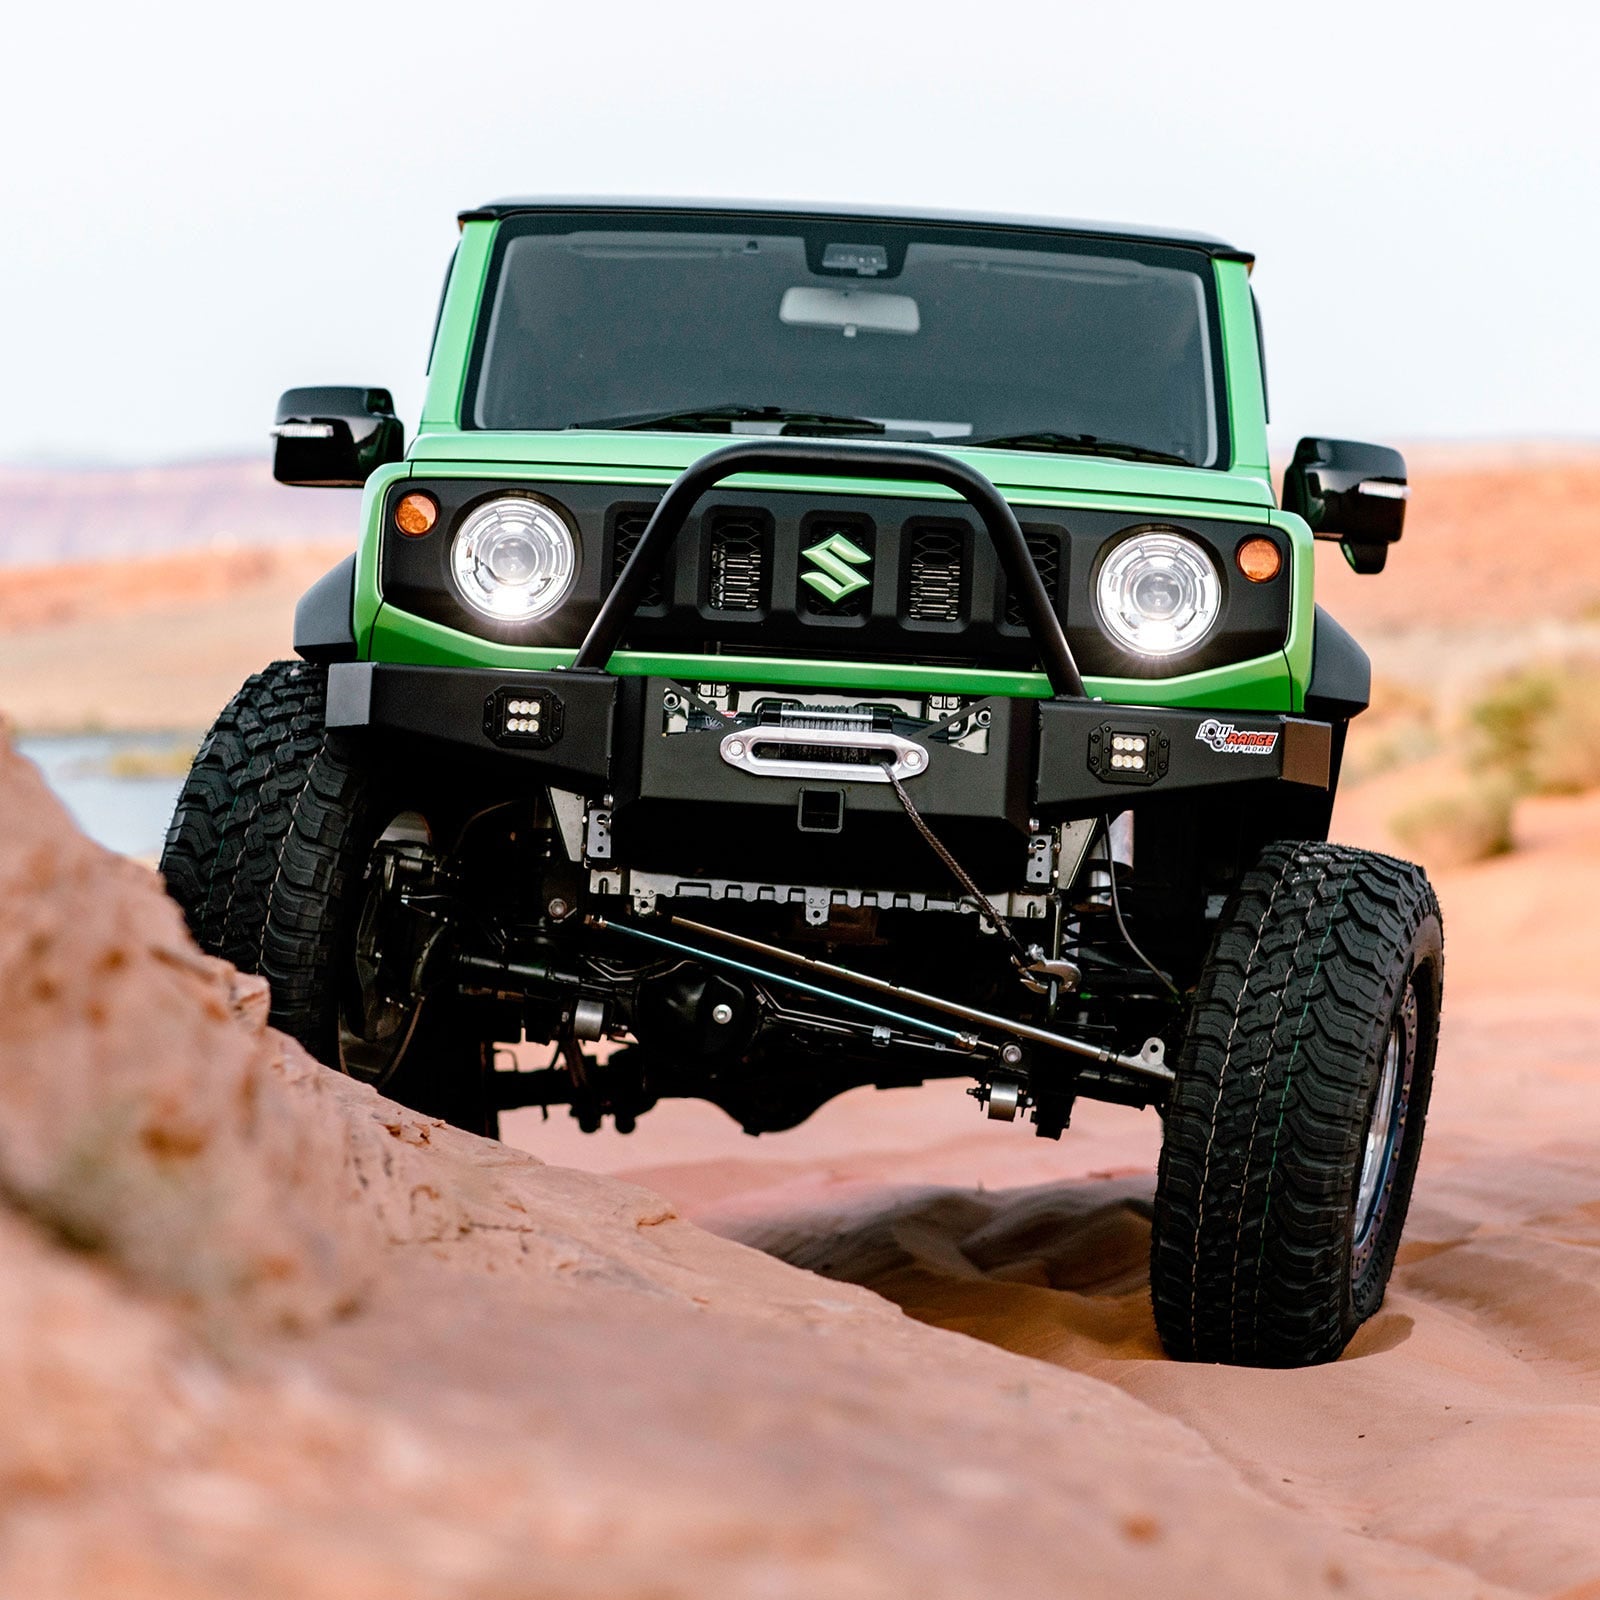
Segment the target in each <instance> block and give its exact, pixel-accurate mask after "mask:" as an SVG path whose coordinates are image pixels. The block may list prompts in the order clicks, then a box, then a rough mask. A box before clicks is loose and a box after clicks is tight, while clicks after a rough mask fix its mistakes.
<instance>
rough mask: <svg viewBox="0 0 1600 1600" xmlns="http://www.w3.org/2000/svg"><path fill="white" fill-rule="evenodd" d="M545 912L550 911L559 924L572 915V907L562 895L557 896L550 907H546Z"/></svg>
mask: <svg viewBox="0 0 1600 1600" xmlns="http://www.w3.org/2000/svg"><path fill="white" fill-rule="evenodd" d="M545 910H546V911H548V912H549V913H550V915H551V916H552V917H554V918H555V920H556V921H557V922H559V921H560V920H561V919H562V918H563V917H565V916H568V915H570V914H571V912H572V907H571V906H569V905H568V904H567V902H566V901H565V900H563V899H562V898H561V896H560V895H557V896H556V897H555V898H554V899H553V900H551V902H550V903H549V905H547V906H546V907H545Z"/></svg>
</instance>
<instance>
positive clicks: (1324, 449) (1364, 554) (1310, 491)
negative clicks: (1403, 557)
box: [1283, 439, 1411, 572]
mask: <svg viewBox="0 0 1600 1600" xmlns="http://www.w3.org/2000/svg"><path fill="white" fill-rule="evenodd" d="M1410 493H1411V491H1410V489H1409V488H1408V487H1407V485H1406V462H1405V457H1404V456H1402V455H1401V454H1400V452H1399V451H1398V450H1390V449H1388V448H1386V447H1385V446H1384V445H1381V444H1357V443H1355V442H1354V441H1353V440H1350V439H1302V440H1301V441H1300V443H1299V444H1298V445H1296V446H1295V451H1294V460H1293V461H1291V462H1290V463H1289V469H1288V471H1287V472H1285V473H1284V475H1283V509H1284V510H1285V511H1293V512H1294V513H1296V515H1298V516H1301V517H1304V518H1305V520H1306V524H1307V526H1308V527H1309V528H1310V529H1311V531H1312V533H1313V534H1315V535H1316V537H1317V538H1319V539H1337V540H1338V541H1339V543H1340V546H1341V547H1342V548H1343V550H1344V558H1345V560H1346V561H1348V562H1349V563H1350V565H1351V566H1352V567H1354V568H1355V570H1356V571H1357V572H1382V571H1383V564H1384V562H1385V561H1387V560H1388V559H1389V546H1390V545H1392V544H1394V543H1395V542H1396V541H1397V540H1398V539H1399V537H1400V530H1401V529H1402V528H1403V527H1404V526H1405V520H1406V500H1407V498H1408V497H1409V495H1410Z"/></svg>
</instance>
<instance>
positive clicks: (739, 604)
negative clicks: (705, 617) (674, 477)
mask: <svg viewBox="0 0 1600 1600" xmlns="http://www.w3.org/2000/svg"><path fill="white" fill-rule="evenodd" d="M771 542H772V541H771V533H770V526H769V524H768V522H767V519H766V518H765V517H764V516H763V515H762V514H761V513H760V512H747V511H716V512H713V513H712V515H711V560H710V569H711V582H710V590H709V592H708V594H707V596H706V599H707V602H708V603H709V604H710V606H711V609H712V610H713V611H760V610H761V609H762V605H763V596H764V592H765V584H766V575H767V565H768V554H767V553H768V551H769V550H770V548H771Z"/></svg>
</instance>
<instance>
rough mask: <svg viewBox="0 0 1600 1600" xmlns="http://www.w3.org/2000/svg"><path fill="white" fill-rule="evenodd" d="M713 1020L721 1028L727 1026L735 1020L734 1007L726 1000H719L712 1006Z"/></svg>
mask: <svg viewBox="0 0 1600 1600" xmlns="http://www.w3.org/2000/svg"><path fill="white" fill-rule="evenodd" d="M711 1020H712V1021H713V1022H714V1023H716V1025H717V1026H718V1027H719V1028H726V1027H727V1026H728V1024H729V1023H730V1022H732V1021H733V1007H732V1006H730V1005H729V1004H728V1003H727V1002H726V1001H719V1002H718V1003H717V1004H716V1005H714V1006H712V1008H711Z"/></svg>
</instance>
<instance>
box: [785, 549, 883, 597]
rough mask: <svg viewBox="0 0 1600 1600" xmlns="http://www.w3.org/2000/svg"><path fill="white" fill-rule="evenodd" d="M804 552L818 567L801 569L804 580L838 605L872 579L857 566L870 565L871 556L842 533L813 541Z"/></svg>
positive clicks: (808, 559) (864, 586)
mask: <svg viewBox="0 0 1600 1600" xmlns="http://www.w3.org/2000/svg"><path fill="white" fill-rule="evenodd" d="M801 554H802V555H804V556H805V558H806V560H807V561H809V562H810V563H811V564H812V566H813V567H815V568H816V569H817V570H816V571H815V572H802V573H801V574H800V577H801V580H802V581H803V582H805V583H809V584H810V585H811V587H812V588H813V589H815V590H816V591H817V593H818V594H820V595H821V596H822V598H823V599H824V600H830V601H832V602H833V603H834V604H835V605H837V604H838V603H839V601H841V600H843V599H844V597H845V596H846V595H847V594H854V593H855V592H856V590H857V589H865V588H866V586H867V584H868V583H869V582H870V581H871V580H870V579H869V578H868V577H867V576H866V575H865V574H864V573H861V572H857V571H856V570H855V569H856V568H857V567H866V566H870V565H871V564H872V557H871V556H869V555H868V554H867V552H866V551H865V550H863V549H862V548H861V547H860V546H859V545H855V544H852V543H851V542H850V541H849V540H848V539H847V538H845V536H844V535H843V534H842V533H835V534H832V535H831V536H830V537H828V538H826V539H824V540H823V541H822V543H821V544H814V545H812V547H811V548H810V549H809V550H805V551H802V552H801Z"/></svg>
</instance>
